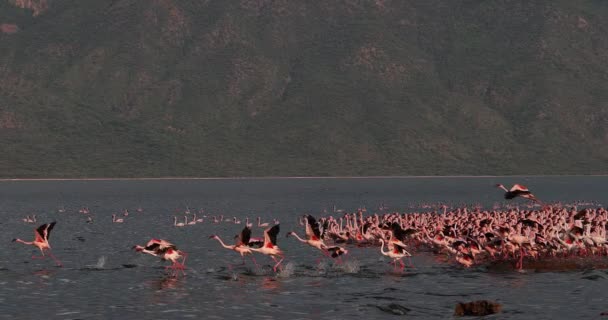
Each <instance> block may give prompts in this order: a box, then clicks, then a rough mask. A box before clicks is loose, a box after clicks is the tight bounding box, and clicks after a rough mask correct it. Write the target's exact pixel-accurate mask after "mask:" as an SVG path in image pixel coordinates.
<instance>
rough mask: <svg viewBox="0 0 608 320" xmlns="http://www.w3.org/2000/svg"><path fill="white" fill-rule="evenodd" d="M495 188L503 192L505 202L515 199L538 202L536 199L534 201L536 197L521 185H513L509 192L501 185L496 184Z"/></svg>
mask: <svg viewBox="0 0 608 320" xmlns="http://www.w3.org/2000/svg"><path fill="white" fill-rule="evenodd" d="M496 187H498V188H501V189H503V190H504V191H505V199H507V200H511V199H513V198H515V197H522V198H526V199H530V200H532V201H534V202H539V201H538V199H536V197H535V196H534V195H533V194H532V193H531V192H530V190H528V188H526V187H525V186H523V185H521V184H514V185H513V186H512V187H511V189H510V190H507V188H505V186H503V185H502V184H497V185H496Z"/></svg>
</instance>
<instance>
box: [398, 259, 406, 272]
mask: <svg viewBox="0 0 608 320" xmlns="http://www.w3.org/2000/svg"><path fill="white" fill-rule="evenodd" d="M399 264H400V265H401V272H403V269H405V264H404V263H403V261H401V259H399Z"/></svg>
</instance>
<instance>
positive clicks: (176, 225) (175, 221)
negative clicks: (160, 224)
mask: <svg viewBox="0 0 608 320" xmlns="http://www.w3.org/2000/svg"><path fill="white" fill-rule="evenodd" d="M185 225H186V224H185V223H183V222H180V223H177V217H176V216H173V226H175V227H183V226H185Z"/></svg>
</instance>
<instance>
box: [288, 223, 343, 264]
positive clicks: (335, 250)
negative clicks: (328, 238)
mask: <svg viewBox="0 0 608 320" xmlns="http://www.w3.org/2000/svg"><path fill="white" fill-rule="evenodd" d="M304 218H305V226H306V239H302V238H300V236H298V234H297V233H295V232H293V231H291V232H288V233H287V237H289V236H290V235H293V236H294V237H296V239H298V241H300V242H302V243H306V244H308V245H309V246H311V247H314V248H317V249H319V250H321V251H322V252H323V253H324V254H326V255H329V256H331V257H332V258H337V257H339V256H341V255H343V254H346V253H348V251H347V250H346V249H344V248H342V247H338V246H334V247H328V246H327V245H326V244H325V243H324V242H323V235H322V234H321V231H320V230H319V223H318V222H317V220H316V219H315V218H314V217H313V216H311V215H305V216H304Z"/></svg>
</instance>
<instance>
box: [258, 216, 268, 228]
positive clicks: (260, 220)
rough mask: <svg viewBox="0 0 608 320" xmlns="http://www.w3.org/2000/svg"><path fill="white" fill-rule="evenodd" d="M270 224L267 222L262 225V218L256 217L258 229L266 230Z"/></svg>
mask: <svg viewBox="0 0 608 320" xmlns="http://www.w3.org/2000/svg"><path fill="white" fill-rule="evenodd" d="M269 225H270V224H269V223H268V222H264V223H262V218H260V217H258V227H259V228H267V227H268V226H269Z"/></svg>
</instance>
